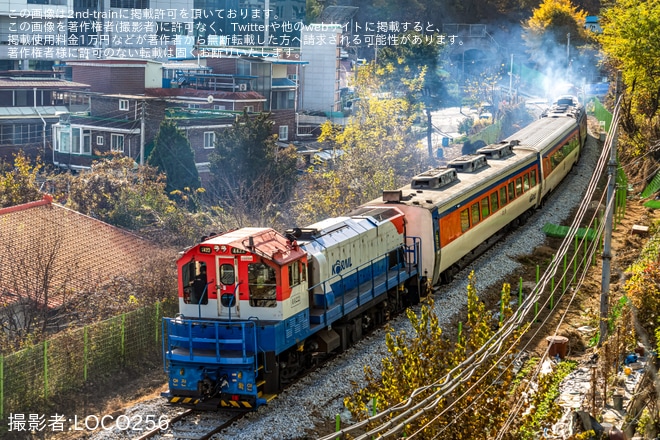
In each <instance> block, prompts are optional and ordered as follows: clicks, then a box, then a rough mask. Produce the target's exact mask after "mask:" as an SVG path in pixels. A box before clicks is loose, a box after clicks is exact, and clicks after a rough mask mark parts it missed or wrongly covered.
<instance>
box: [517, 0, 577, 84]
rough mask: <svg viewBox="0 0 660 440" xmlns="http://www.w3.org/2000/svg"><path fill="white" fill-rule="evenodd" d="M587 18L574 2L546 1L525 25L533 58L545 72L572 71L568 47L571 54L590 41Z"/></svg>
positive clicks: (525, 33)
mask: <svg viewBox="0 0 660 440" xmlns="http://www.w3.org/2000/svg"><path fill="white" fill-rule="evenodd" d="M586 15H587V14H586V13H585V12H583V11H580V10H578V9H577V7H576V6H574V5H573V3H572V2H571V0H543V2H542V3H541V4H540V5H539V6H538V8H536V9H535V10H534V13H533V15H532V17H531V18H530V19H529V20H527V22H526V23H525V24H524V25H523V39H524V40H525V45H526V46H527V51H528V53H529V56H530V58H531V59H532V60H533V61H535V62H536V63H537V65H538V66H540V67H542V70H544V71H548V70H560V71H563V70H566V69H568V67H569V62H570V58H569V57H570V53H569V54H567V47H568V48H569V50H570V47H578V46H581V45H583V44H585V43H586V42H587V41H588V38H589V37H588V34H587V33H586V31H585V29H584V23H585V20H586Z"/></svg>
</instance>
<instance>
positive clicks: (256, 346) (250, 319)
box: [247, 316, 271, 374]
mask: <svg viewBox="0 0 660 440" xmlns="http://www.w3.org/2000/svg"><path fill="white" fill-rule="evenodd" d="M247 320H248V321H252V322H254V325H255V328H258V327H259V318H258V317H257V316H250V317H249V318H247ZM254 346H255V348H256V349H257V351H259V352H261V353H263V354H264V373H271V371H270V370H269V369H268V358H267V356H266V350H264V349H263V348H261V345H260V344H259V341H258V340H257V332H256V331H255V332H254ZM258 367H259V361H258V358H257V357H256V356H255V369H254V371H255V374H256V372H257V368H258Z"/></svg>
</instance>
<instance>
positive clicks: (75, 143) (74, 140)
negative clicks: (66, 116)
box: [71, 128, 80, 154]
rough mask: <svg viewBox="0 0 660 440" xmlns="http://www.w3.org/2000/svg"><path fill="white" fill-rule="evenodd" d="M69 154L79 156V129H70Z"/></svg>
mask: <svg viewBox="0 0 660 440" xmlns="http://www.w3.org/2000/svg"><path fill="white" fill-rule="evenodd" d="M71 153H73V154H80V129H79V128H72V129H71Z"/></svg>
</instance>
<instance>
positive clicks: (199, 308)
mask: <svg viewBox="0 0 660 440" xmlns="http://www.w3.org/2000/svg"><path fill="white" fill-rule="evenodd" d="M211 282H212V281H211ZM211 282H209V283H206V286H204V291H203V292H202V295H201V296H200V297H199V301H198V302H197V309H198V311H197V317H198V318H200V319H201V318H202V301H204V296H206V293H207V292H208V290H209V284H211Z"/></svg>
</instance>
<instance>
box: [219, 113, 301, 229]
mask: <svg viewBox="0 0 660 440" xmlns="http://www.w3.org/2000/svg"><path fill="white" fill-rule="evenodd" d="M209 159H210V169H211V176H212V180H211V185H210V191H209V192H210V193H211V194H210V196H211V198H212V199H213V200H214V201H217V202H218V204H219V205H220V206H222V208H223V209H225V210H226V211H228V212H230V213H231V214H232V215H233V216H234V217H235V218H236V220H237V223H238V224H237V226H245V225H250V226H255V225H257V224H261V225H268V226H272V225H273V222H275V221H276V220H277V219H278V217H279V216H280V215H282V213H281V210H282V209H283V208H282V204H283V203H285V202H286V201H287V200H288V199H289V198H290V196H291V193H292V191H293V189H294V187H295V184H296V182H297V180H298V173H297V161H298V157H297V152H296V149H295V147H293V146H289V147H287V148H281V147H280V146H279V145H278V144H277V135H275V134H273V121H272V120H271V119H270V114H267V113H262V114H259V115H256V116H251V115H249V114H248V113H247V112H244V113H243V114H242V115H241V116H238V117H237V118H236V120H235V121H234V123H233V125H232V127H231V128H228V129H225V130H223V131H221V132H219V133H218V135H217V140H216V146H215V150H214V151H213V153H211V155H210V157H209Z"/></svg>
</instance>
